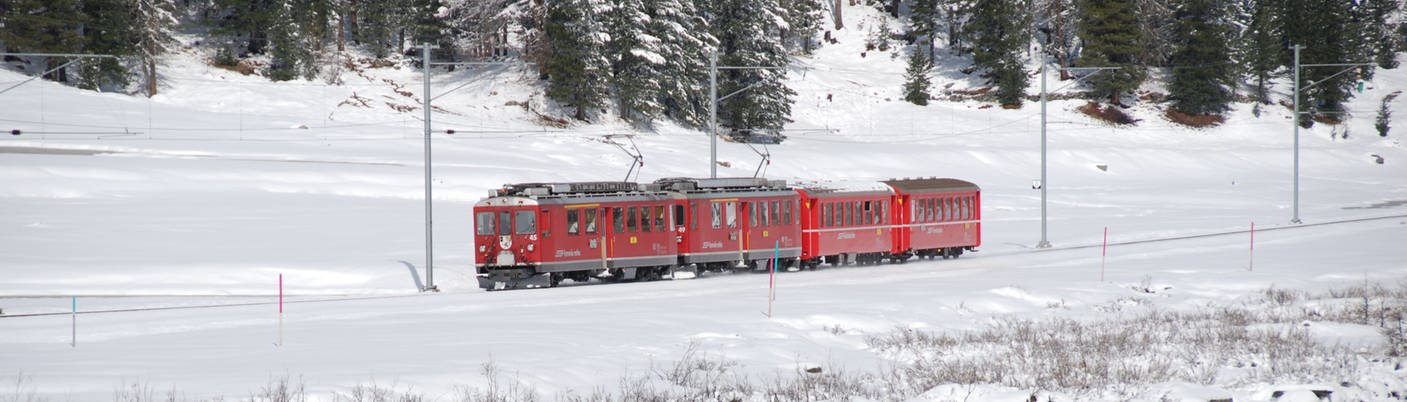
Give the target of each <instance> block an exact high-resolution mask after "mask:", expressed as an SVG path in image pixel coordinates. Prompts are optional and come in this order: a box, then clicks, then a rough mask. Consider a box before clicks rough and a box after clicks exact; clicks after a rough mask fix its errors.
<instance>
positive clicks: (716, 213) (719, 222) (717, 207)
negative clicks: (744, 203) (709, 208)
mask: <svg viewBox="0 0 1407 402" xmlns="http://www.w3.org/2000/svg"><path fill="white" fill-rule="evenodd" d="M712 204H713V228H714V229H718V228H721V227H723V203H720V202H715V203H712Z"/></svg>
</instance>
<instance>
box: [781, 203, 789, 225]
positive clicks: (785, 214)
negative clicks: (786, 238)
mask: <svg viewBox="0 0 1407 402" xmlns="http://www.w3.org/2000/svg"><path fill="white" fill-rule="evenodd" d="M782 224H784V225H790V224H791V200H787V201H786V202H783V203H782Z"/></svg>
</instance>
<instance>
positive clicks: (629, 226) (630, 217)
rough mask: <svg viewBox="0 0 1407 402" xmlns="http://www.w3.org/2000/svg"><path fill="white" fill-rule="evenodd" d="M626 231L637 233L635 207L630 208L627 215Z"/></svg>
mask: <svg viewBox="0 0 1407 402" xmlns="http://www.w3.org/2000/svg"><path fill="white" fill-rule="evenodd" d="M625 231H627V232H631V233H634V232H635V207H630V209H629V210H626V214H625Z"/></svg>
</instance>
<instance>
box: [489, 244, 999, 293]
mask: <svg viewBox="0 0 1407 402" xmlns="http://www.w3.org/2000/svg"><path fill="white" fill-rule="evenodd" d="M966 251H976V249H975V248H972V247H950V248H938V249H928V250H913V251H909V252H905V253H901V254H893V253H888V252H883V253H854V254H837V255H828V256H819V257H816V258H810V259H802V258H783V259H780V260H778V261H779V262H778V265H777V270H778V271H783V272H784V271H792V270H816V269H818V268H820V267H821V266H822V265H823V264H828V265H830V266H832V267H838V266H845V265H862V266H863V265H877V264H881V263H884V262H889V263H892V264H902V263H904V262H907V261H908V260H910V259H913V258H915V257H917V258H918V259H920V260H922V259H925V258H926V259H929V260H935V259H938V258H942V259H945V260H946V259H949V258H958V257H961V256H962V254H963V253H964V252H966ZM769 264H770V260H767V259H763V260H752V261H744V262H739V261H723V262H708V263H696V264H686V265H674V266H646V267H628V268H597V269H588V270H578V271H566V272H538V271H537V268H536V267H532V266H518V267H494V268H487V269H486V268H482V267H481V268H480V273H479V275H478V276H477V279H478V282H479V287H480V288H483V289H485V290H488V291H495V290H511V289H534V288H552V287H557V286H558V285H560V284H562V282H563V281H565V280H571V281H573V282H578V283H584V282H588V281H590V280H592V279H596V280H599V281H603V282H648V281H656V280H663V279H692V278H695V277H697V276H699V275H701V274H705V273H732V272H767V270H768V269H769V268H770V267H769Z"/></svg>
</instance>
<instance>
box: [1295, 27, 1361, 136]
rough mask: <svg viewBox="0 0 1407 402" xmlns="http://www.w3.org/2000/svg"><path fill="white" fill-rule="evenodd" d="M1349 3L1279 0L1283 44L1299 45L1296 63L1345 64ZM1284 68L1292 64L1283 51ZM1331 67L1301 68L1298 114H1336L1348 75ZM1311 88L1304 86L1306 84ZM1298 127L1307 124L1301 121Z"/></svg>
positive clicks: (1348, 31)
mask: <svg viewBox="0 0 1407 402" xmlns="http://www.w3.org/2000/svg"><path fill="white" fill-rule="evenodd" d="M1351 5H1352V4H1351V3H1349V2H1344V1H1342V0H1282V1H1281V3H1280V6H1281V8H1280V10H1278V14H1279V15H1278V18H1279V19H1280V21H1281V22H1282V23H1281V27H1282V29H1283V32H1284V36H1285V38H1284V39H1285V42H1286V43H1288V44H1290V45H1300V46H1303V47H1304V48H1303V49H1302V50H1301V51H1300V64H1337V63H1349V62H1353V61H1355V60H1349V59H1348V58H1349V56H1350V54H1352V51H1353V49H1351V48H1349V47H1348V46H1346V45H1345V44H1346V43H1349V42H1350V38H1349V36H1350V34H1351V33H1350V30H1349V29H1345V28H1346V27H1348V25H1349V12H1350V6H1351ZM1282 55H1283V56H1282V57H1283V59H1282V62H1283V63H1284V64H1285V65H1293V61H1292V60H1290V59H1291V58H1292V52H1291V51H1290V49H1286V51H1285V53H1283V54H1282ZM1337 72H1338V69H1334V68H1303V69H1301V70H1300V85H1301V88H1303V89H1302V90H1303V93H1302V94H1301V100H1302V102H1304V103H1303V105H1308V106H1309V107H1301V108H1300V110H1301V111H1310V112H1311V113H1313V112H1321V113H1323V112H1328V113H1339V112H1341V111H1342V109H1343V101H1344V100H1345V99H1347V98H1348V97H1349V96H1350V94H1349V92H1348V89H1349V86H1350V85H1351V84H1352V81H1351V80H1352V78H1353V76H1352V74H1340V75H1337V76H1333V74H1335V73H1337ZM1311 82H1312V83H1315V85H1314V86H1312V87H1311V86H1308V85H1309V83H1311ZM1301 124H1311V123H1309V122H1308V121H1302V122H1301Z"/></svg>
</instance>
